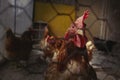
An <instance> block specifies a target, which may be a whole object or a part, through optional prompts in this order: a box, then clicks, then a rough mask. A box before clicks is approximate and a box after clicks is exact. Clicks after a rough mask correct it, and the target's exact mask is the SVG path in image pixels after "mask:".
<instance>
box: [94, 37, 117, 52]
mask: <svg viewBox="0 0 120 80" xmlns="http://www.w3.org/2000/svg"><path fill="white" fill-rule="evenodd" d="M94 44H95V47H96V48H97V49H98V50H100V51H104V52H106V53H109V52H112V49H113V47H114V46H115V45H116V44H117V42H115V41H111V40H103V39H99V38H96V37H94Z"/></svg>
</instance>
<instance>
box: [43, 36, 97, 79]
mask: <svg viewBox="0 0 120 80" xmlns="http://www.w3.org/2000/svg"><path fill="white" fill-rule="evenodd" d="M47 42H48V47H49V46H52V49H51V48H49V49H51V54H53V57H52V63H50V64H49V67H48V68H47V70H46V72H45V80H78V78H80V80H97V77H96V73H95V71H94V70H93V68H92V66H90V65H88V64H87V63H86V62H85V59H84V58H83V56H81V54H79V52H77V49H76V47H75V45H74V43H73V42H69V41H66V40H64V39H61V38H55V37H54V36H53V37H52V38H51V37H50V38H48V40H47ZM90 44H91V43H90ZM49 53H50V52H49ZM81 75H82V76H81Z"/></svg>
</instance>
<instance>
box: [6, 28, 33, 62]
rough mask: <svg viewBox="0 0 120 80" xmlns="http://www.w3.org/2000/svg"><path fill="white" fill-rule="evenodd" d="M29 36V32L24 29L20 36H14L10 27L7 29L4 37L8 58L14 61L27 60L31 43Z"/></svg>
mask: <svg viewBox="0 0 120 80" xmlns="http://www.w3.org/2000/svg"><path fill="white" fill-rule="evenodd" d="M31 36H32V34H31V32H30V31H26V32H24V33H23V34H22V36H21V37H16V36H15V35H14V33H13V32H12V30H11V29H10V28H9V29H7V31H6V37H5V49H6V52H7V55H8V58H9V59H11V60H16V61H19V60H28V58H29V55H30V52H31V50H32V45H33V41H32V40H31Z"/></svg>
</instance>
